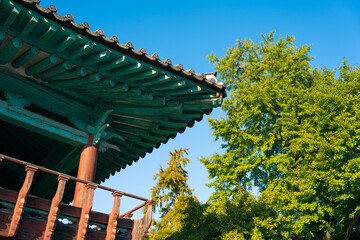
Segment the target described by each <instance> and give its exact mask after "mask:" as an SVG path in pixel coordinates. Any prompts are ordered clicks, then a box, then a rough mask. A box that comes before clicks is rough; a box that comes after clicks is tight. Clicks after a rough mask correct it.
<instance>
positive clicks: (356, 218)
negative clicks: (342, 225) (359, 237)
mask: <svg viewBox="0 0 360 240" xmlns="http://www.w3.org/2000/svg"><path fill="white" fill-rule="evenodd" d="M359 217H360V211H358V212H357V213H355V215H354V217H353V218H352V219H351V220H350V222H349V225H348V227H347V229H346V235H345V237H344V240H349V239H350V236H351V234H352V233H353V228H354V225H355V223H356V221H357V220H358V219H359Z"/></svg>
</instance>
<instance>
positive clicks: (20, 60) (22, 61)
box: [11, 47, 40, 68]
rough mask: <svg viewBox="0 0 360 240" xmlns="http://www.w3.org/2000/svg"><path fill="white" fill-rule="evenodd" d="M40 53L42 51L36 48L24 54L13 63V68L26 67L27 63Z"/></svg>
mask: <svg viewBox="0 0 360 240" xmlns="http://www.w3.org/2000/svg"><path fill="white" fill-rule="evenodd" d="M39 53H40V50H39V49H38V48H36V47H32V48H30V49H29V50H27V51H26V52H24V53H23V54H21V55H20V56H19V57H17V58H16V59H15V60H14V61H13V62H12V63H11V65H12V67H13V68H18V67H21V66H22V65H24V64H25V63H27V62H29V61H30V60H31V59H32V58H33V57H35V56H36V55H38V54H39Z"/></svg>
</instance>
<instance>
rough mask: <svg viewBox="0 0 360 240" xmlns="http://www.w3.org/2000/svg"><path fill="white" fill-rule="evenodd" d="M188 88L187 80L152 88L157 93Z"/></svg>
mask: <svg viewBox="0 0 360 240" xmlns="http://www.w3.org/2000/svg"><path fill="white" fill-rule="evenodd" d="M185 86H186V80H181V81H176V82H167V83H162V84H157V85H154V86H151V88H152V89H154V90H157V91H168V90H172V89H180V88H183V87H185Z"/></svg>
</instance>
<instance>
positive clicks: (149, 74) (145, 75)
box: [124, 69, 158, 81]
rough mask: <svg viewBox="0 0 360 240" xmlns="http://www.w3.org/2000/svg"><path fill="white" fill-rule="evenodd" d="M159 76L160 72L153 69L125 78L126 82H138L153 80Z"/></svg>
mask: <svg viewBox="0 0 360 240" xmlns="http://www.w3.org/2000/svg"><path fill="white" fill-rule="evenodd" d="M157 75H158V72H157V71H156V70H153V69H151V70H145V71H143V72H139V73H133V74H130V75H127V76H126V77H124V80H125V81H138V80H144V79H148V78H152V77H155V76H157Z"/></svg>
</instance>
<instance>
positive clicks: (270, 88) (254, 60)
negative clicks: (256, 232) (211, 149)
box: [202, 32, 360, 239]
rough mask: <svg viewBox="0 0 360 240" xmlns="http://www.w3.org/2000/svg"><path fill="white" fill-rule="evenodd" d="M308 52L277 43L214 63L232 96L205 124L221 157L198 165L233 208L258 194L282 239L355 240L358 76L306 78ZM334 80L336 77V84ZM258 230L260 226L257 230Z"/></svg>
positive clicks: (288, 41)
mask: <svg viewBox="0 0 360 240" xmlns="http://www.w3.org/2000/svg"><path fill="white" fill-rule="evenodd" d="M309 51H310V47H309V46H301V47H296V46H295V45H294V37H290V36H286V37H280V38H279V40H278V41H275V33H274V32H271V33H270V34H268V35H264V36H263V41H262V42H261V43H260V44H255V43H253V42H252V41H237V43H236V45H235V46H234V47H232V48H228V49H227V51H226V54H225V56H224V57H222V58H218V57H217V56H216V55H211V56H210V59H211V61H212V62H213V63H214V65H215V68H216V70H217V71H218V73H219V74H220V78H221V79H223V80H224V81H225V83H226V84H227V85H228V90H229V91H230V96H229V98H228V99H226V100H225V101H224V104H223V106H222V108H223V110H224V111H225V113H226V117H225V118H221V119H220V120H217V119H210V125H211V127H212V129H213V130H214V134H215V136H216V137H217V138H218V139H219V138H220V139H222V140H223V141H224V143H225V144H224V146H223V147H224V148H225V149H226V152H225V153H224V154H223V155H219V154H215V155H213V156H212V157H211V158H208V159H203V160H202V161H203V162H204V164H205V166H206V167H207V169H208V171H209V174H210V177H211V178H213V179H214V181H213V182H212V183H211V186H213V187H214V188H215V194H214V195H213V196H212V199H217V198H219V196H221V195H222V194H225V195H226V196H227V197H228V198H229V199H231V197H232V195H234V194H236V193H237V191H238V189H239V188H240V187H244V188H247V189H249V188H250V187H253V186H255V187H257V188H258V189H259V190H260V192H261V198H260V199H261V201H263V202H264V203H265V204H267V205H268V206H271V207H272V209H274V210H276V212H277V213H278V216H277V218H276V219H272V221H271V222H272V223H271V224H273V226H274V227H276V228H275V229H278V230H279V229H280V228H278V227H279V226H281V231H279V232H278V239H326V238H332V239H342V238H343V236H346V237H349V236H350V234H351V233H352V232H353V231H354V232H355V233H353V234H352V235H351V236H352V237H353V239H356V238H357V237H359V235H358V232H359V229H358V227H359V226H358V224H357V223H356V221H354V220H355V218H356V219H357V218H358V217H359V214H360V212H359V210H360V198H359V197H360V196H359V195H360V192H359V188H360V182H359V176H360V171H359V170H360V169H359V168H360V158H359V157H360V141H359V140H360V121H359V120H360V111H359V107H360V97H359V96H360V95H359V90H360V75H359V73H360V69H359V68H358V67H351V66H349V65H348V64H347V63H346V62H345V61H344V63H343V65H342V66H341V67H340V68H339V69H338V74H337V72H336V71H330V70H328V69H326V68H323V69H318V68H316V69H312V68H311V65H310V60H311V59H312V58H311V57H310V55H309ZM337 75H338V77H337ZM261 224H262V223H261Z"/></svg>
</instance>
